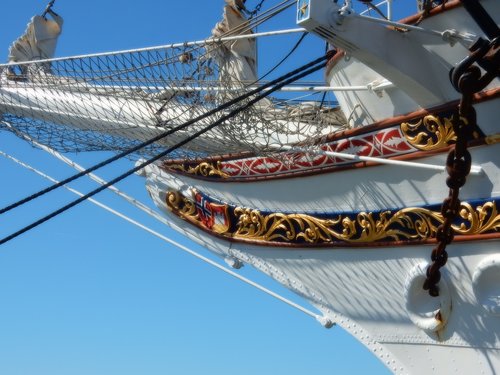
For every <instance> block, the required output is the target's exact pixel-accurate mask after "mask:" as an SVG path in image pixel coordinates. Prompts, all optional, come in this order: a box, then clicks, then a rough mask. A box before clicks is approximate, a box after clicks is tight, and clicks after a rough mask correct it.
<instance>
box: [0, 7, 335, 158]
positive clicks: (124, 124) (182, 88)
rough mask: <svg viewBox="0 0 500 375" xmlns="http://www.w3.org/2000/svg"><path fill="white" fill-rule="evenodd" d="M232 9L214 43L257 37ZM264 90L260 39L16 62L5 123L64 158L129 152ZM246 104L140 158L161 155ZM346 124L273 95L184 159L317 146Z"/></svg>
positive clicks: (202, 140) (8, 68)
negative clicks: (77, 154)
mask: <svg viewBox="0 0 500 375" xmlns="http://www.w3.org/2000/svg"><path fill="white" fill-rule="evenodd" d="M228 7H229V5H227V6H226V10H225V18H224V20H223V21H222V22H221V23H220V24H218V25H217V26H216V28H215V29H214V31H213V36H214V37H225V36H227V35H228V29H229V30H236V29H238V28H239V29H240V31H239V32H238V33H240V34H241V33H249V32H250V31H248V30H245V31H243V32H242V31H241V30H244V29H242V28H241V26H242V25H244V22H245V20H244V19H242V18H241V17H239V16H238V13H237V12H234V9H232V10H233V11H231V10H230V11H228V9H229V8H228ZM235 15H236V16H235ZM260 84H262V83H261V82H259V81H258V79H257V73H256V59H255V41H254V40H253V39H250V38H249V39H247V38H243V39H237V40H229V41H218V42H214V41H213V40H212V41H210V42H206V43H185V44H179V45H170V46H163V47H158V48H148V49H141V50H134V51H125V52H116V53H105V54H96V55H88V56H80V57H71V58H61V59H49V60H39V61H32V62H26V63H24V62H19V63H10V64H5V65H1V66H0V116H1V126H2V128H4V129H7V130H11V131H14V132H16V133H21V134H25V135H27V136H28V137H29V138H30V139H33V140H34V141H37V142H39V143H41V144H44V145H47V146H49V147H51V148H53V149H56V150H58V151H61V152H79V151H96V150H99V151H103V150H110V151H124V150H128V149H130V148H131V147H133V146H135V145H137V144H140V143H142V142H143V141H146V140H149V139H151V138H153V137H155V136H157V135H159V134H161V133H163V132H165V131H168V130H171V129H174V128H176V127H177V126H178V125H181V124H184V123H186V122H187V121H189V120H192V119H195V118H197V117H199V116H202V115H204V114H206V113H207V112H208V111H210V110H212V109H214V108H218V107H219V106H220V105H221V104H223V103H227V102H228V101H230V100H231V99H234V98H236V97H238V96H240V95H243V94H244V93H246V92H248V91H249V90H250V89H251V88H255V87H258V86H259V85H260ZM248 100H250V98H248V99H246V101H248ZM244 103H245V101H242V102H240V103H238V104H235V105H233V106H232V107H229V108H227V109H225V110H224V111H220V112H217V113H215V114H212V115H210V116H206V117H204V118H203V119H201V120H200V121H197V122H196V123H195V124H193V125H191V126H189V127H187V128H186V129H183V130H180V131H176V132H175V133H173V134H171V135H169V136H167V137H166V138H164V139H162V140H160V141H158V142H156V143H154V144H153V145H151V146H149V147H147V148H145V149H141V150H140V151H139V152H138V153H136V154H137V155H141V156H148V155H153V154H157V153H159V152H161V151H163V150H164V149H165V148H167V147H169V146H172V145H175V144H177V143H178V142H179V141H181V140H184V139H186V138H187V137H189V136H190V135H192V134H194V133H195V132H196V131H198V130H200V129H202V128H203V127H205V126H206V125H209V124H212V123H214V122H215V121H217V120H218V119H220V118H221V117H222V116H223V115H225V114H227V113H228V112H230V111H231V110H233V109H235V108H238V107H240V106H241V105H243V104H244ZM343 124H344V120H343V116H342V114H341V113H340V111H338V110H336V109H334V108H331V107H329V106H327V105H326V104H325V103H319V102H318V103H314V102H307V103H295V102H290V101H284V100H277V99H272V98H270V99H268V98H266V99H264V100H262V101H260V102H259V103H257V104H255V105H253V106H251V107H249V108H247V109H245V110H243V111H240V112H239V113H238V114H237V115H235V116H234V117H232V118H231V119H229V120H227V121H224V122H223V123H222V124H221V125H220V126H217V127H216V128H214V129H213V130H211V131H209V132H207V133H206V134H204V135H203V136H200V137H198V138H196V139H195V140H193V141H191V142H189V143H188V144H186V145H185V146H183V147H182V148H181V149H179V150H177V151H176V154H175V157H181V158H190V157H199V156H205V155H213V154H225V153H238V152H244V151H248V152H252V153H264V152H274V151H276V150H280V149H281V148H282V147H283V146H290V145H296V144H298V143H300V144H302V145H304V144H307V143H310V144H312V143H313V142H314V141H315V140H316V139H317V138H318V137H319V136H321V135H325V134H327V133H330V132H332V131H334V130H336V129H338V128H339V127H340V126H343Z"/></svg>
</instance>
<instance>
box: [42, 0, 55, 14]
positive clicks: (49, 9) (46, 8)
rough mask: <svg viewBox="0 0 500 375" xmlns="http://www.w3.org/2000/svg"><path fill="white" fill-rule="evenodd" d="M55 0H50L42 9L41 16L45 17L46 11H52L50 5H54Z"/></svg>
mask: <svg viewBox="0 0 500 375" xmlns="http://www.w3.org/2000/svg"><path fill="white" fill-rule="evenodd" d="M55 2H56V0H51V1H50V2H49V3H48V4H47V6H46V7H45V10H44V11H43V13H42V17H43V18H45V16H46V15H47V13H49V12H53V10H52V7H53V6H54V3H55Z"/></svg>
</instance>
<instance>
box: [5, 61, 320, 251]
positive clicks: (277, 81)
mask: <svg viewBox="0 0 500 375" xmlns="http://www.w3.org/2000/svg"><path fill="white" fill-rule="evenodd" d="M325 59H326V56H322V57H321V58H318V59H316V60H314V61H312V62H311V63H309V64H306V65H304V66H302V67H300V68H298V69H295V70H293V71H292V72H290V73H288V74H285V75H283V76H281V77H279V78H277V79H275V80H273V81H270V82H268V83H266V84H263V85H262V86H260V87H258V88H256V89H253V90H250V91H249V92H247V93H246V94H243V95H240V96H238V97H236V98H234V99H232V100H230V101H228V102H226V103H223V104H221V105H220V106H218V107H216V108H214V109H212V110H210V111H208V112H206V113H204V114H203V115H201V116H197V117H195V118H194V119H192V120H189V121H187V122H185V123H183V124H181V125H179V126H176V127H174V128H173V129H171V130H168V131H166V132H163V133H161V134H160V135H158V136H156V137H154V138H151V139H149V140H148V141H146V142H142V143H141V144H139V145H137V146H135V147H132V148H130V149H128V150H126V151H123V152H121V153H119V154H117V155H115V156H113V157H111V158H108V159H106V160H104V161H102V162H101V163H98V164H96V165H94V166H92V167H90V168H88V169H86V170H85V171H82V172H80V173H77V174H75V175H73V176H70V177H68V178H66V179H64V180H63V181H61V182H60V183H58V184H55V185H52V186H49V187H48V188H46V189H43V190H41V191H39V192H37V193H35V194H32V195H30V196H28V197H26V198H24V199H21V200H19V201H17V202H15V203H12V204H10V205H9V206H6V207H4V208H2V209H0V215H2V214H4V213H6V212H8V211H10V210H12V209H14V208H16V207H19V206H21V205H23V204H25V203H27V202H30V201H32V200H34V199H36V198H38V197H41V196H42V195H45V194H47V193H49V192H51V191H53V190H55V189H57V188H59V187H61V186H62V185H65V184H68V183H70V182H72V181H74V180H76V179H78V178H80V177H82V176H85V175H86V174H88V173H90V172H93V171H95V170H97V169H100V168H102V167H104V166H106V165H108V164H111V163H113V162H115V161H117V160H119V159H122V158H124V157H125V156H128V155H130V154H132V153H134V152H136V151H138V150H140V149H143V148H145V147H147V146H149V145H152V144H153V143H155V142H158V141H159V140H161V139H163V138H165V137H167V136H169V135H172V134H174V133H176V132H178V131H181V130H183V129H185V128H187V127H188V126H191V125H193V124H195V123H197V122H198V121H200V120H203V119H205V118H207V117H209V116H211V115H213V114H215V113H218V112H220V111H223V110H225V109H228V108H230V107H232V106H234V105H235V104H238V103H239V102H241V101H243V100H246V99H248V98H250V97H252V96H254V95H256V94H259V93H260V92H265V94H264V95H261V96H260V97H259V100H260V99H263V98H264V97H267V96H269V95H270V94H271V93H272V92H274V91H277V90H278V89H279V88H281V87H283V86H285V84H282V82H283V80H286V82H289V83H291V82H294V81H296V80H297V79H298V78H297V79H292V80H290V79H288V78H289V77H292V76H294V75H296V74H298V73H300V72H302V71H304V70H305V69H308V68H309V67H311V66H314V65H316V64H318V63H321V62H323V61H324V60H325ZM316 70H317V69H316ZM306 75H308V74H306ZM306 75H300V77H305V76H306ZM280 82H281V83H280ZM275 85H276V86H275ZM273 86H274V87H273ZM268 88H271V89H270V90H269V91H267V92H266V91H265V90H266V89H268ZM256 102H257V101H256V100H255V99H252V100H251V101H250V103H252V104H253V103H256ZM248 107H250V105H245V106H244V108H248ZM241 111H242V110H241V109H238V110H236V111H232V112H231V113H234V114H233V115H232V116H229V115H225V116H224V117H223V119H224V120H222V121H221V119H219V120H218V121H216V122H215V123H213V124H217V125H218V124H221V123H222V122H223V121H225V120H226V119H229V118H231V117H234V115H236V114H238V113H240V112H241ZM213 124H212V125H209V126H207V127H206V128H205V129H208V130H210V129H212V128H213V127H214V125H213ZM208 130H204V131H202V132H198V133H200V135H201V134H203V133H205V132H206V131H208ZM196 134H197V133H196ZM195 138H197V136H194V137H193V136H191V137H189V138H188V139H189V140H191V139H195ZM186 143H187V142H186V141H183V142H180V143H178V144H177V145H175V146H174V147H171V148H169V149H168V150H167V151H166V152H163V153H161V154H164V155H167V154H169V153H170V152H171V151H173V150H176V149H178V148H179V147H181V146H182V145H184V144H186ZM0 244H1V243H0Z"/></svg>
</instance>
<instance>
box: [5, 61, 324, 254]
mask: <svg viewBox="0 0 500 375" xmlns="http://www.w3.org/2000/svg"><path fill="white" fill-rule="evenodd" d="M328 57H329V56H328V55H325V56H322V57H321V58H319V59H316V60H314V61H313V62H311V63H309V64H306V65H304V66H302V67H301V68H299V69H296V70H295V71H294V72H295V73H293V74H292V73H288V74H286V75H284V76H283V77H281V78H282V79H281V82H278V83H277V84H276V85H274V86H273V87H272V88H271V89H270V90H268V91H265V92H263V93H262V94H260V95H258V96H256V97H254V98H253V99H251V100H249V101H248V102H247V103H246V104H245V105H243V106H241V107H239V108H237V109H235V110H233V111H231V112H230V113H228V114H227V115H225V116H223V117H221V118H220V119H219V120H217V121H215V122H214V123H212V124H210V125H208V126H206V127H205V128H203V129H201V130H199V131H198V132H196V133H194V134H193V135H191V136H190V137H188V138H186V139H185V140H183V141H181V142H179V143H177V144H176V145H174V146H172V147H170V148H168V149H167V150H165V151H164V152H161V153H160V154H158V155H156V156H155V157H153V158H151V159H149V160H147V161H145V162H143V163H141V164H139V165H137V166H136V167H134V168H133V169H130V170H129V171H127V172H125V173H123V174H122V175H120V176H118V177H116V178H114V179H113V180H111V181H109V182H107V183H106V184H104V185H102V186H100V187H98V188H97V189H95V190H92V191H91V192H90V193H88V194H86V195H84V196H82V197H80V198H78V199H76V200H74V201H72V202H70V203H68V204H67V205H65V206H63V207H61V208H59V209H58V210H56V211H53V212H52V213H50V214H48V215H46V216H44V217H42V218H41V219H39V220H37V221H35V222H33V223H32V224H30V225H27V226H25V227H24V228H22V229H20V230H18V231H17V232H15V233H12V234H11V235H9V236H7V237H4V238H3V239H1V240H0V245H3V244H5V243H6V242H8V241H10V240H12V239H14V238H16V237H18V236H20V235H21V234H23V233H26V232H27V231H29V230H31V229H33V228H36V227H37V226H39V225H41V224H43V223H44V222H46V221H48V220H50V219H53V218H54V217H56V216H58V215H60V214H62V213H63V212H65V211H67V210H69V209H70V208H72V207H74V206H76V205H78V204H80V203H81V202H83V201H85V200H87V199H88V198H91V197H93V196H94V195H96V194H98V193H100V192H101V191H103V190H105V189H107V188H108V187H110V186H112V185H114V184H116V183H118V182H120V181H122V180H123V179H125V178H127V177H128V176H130V175H132V174H134V173H136V172H138V171H140V170H141V169H143V168H145V167H146V166H148V165H149V164H151V163H154V162H155V161H157V160H159V159H161V158H163V157H165V156H166V155H168V154H169V153H171V152H172V151H175V150H176V149H178V148H179V147H182V146H184V145H185V144H187V143H188V142H190V141H192V140H193V139H196V138H197V137H199V136H200V135H202V134H204V133H206V132H208V131H209V130H211V129H213V128H214V127H216V126H218V125H220V124H221V123H223V122H224V121H226V120H228V119H230V118H232V117H234V116H236V115H237V114H238V113H240V112H241V111H243V110H245V109H247V108H249V107H251V106H252V105H254V104H255V103H257V102H258V101H259V100H261V99H263V98H265V97H267V96H269V95H270V94H272V93H273V92H274V91H277V90H279V89H280V88H282V87H283V86H286V85H288V84H290V83H292V82H295V81H296V80H298V79H300V78H303V77H305V76H307V75H309V74H311V73H314V72H316V71H318V70H320V69H322V68H324V67H325V60H327V59H328ZM253 91H255V90H253ZM57 185H59V184H57Z"/></svg>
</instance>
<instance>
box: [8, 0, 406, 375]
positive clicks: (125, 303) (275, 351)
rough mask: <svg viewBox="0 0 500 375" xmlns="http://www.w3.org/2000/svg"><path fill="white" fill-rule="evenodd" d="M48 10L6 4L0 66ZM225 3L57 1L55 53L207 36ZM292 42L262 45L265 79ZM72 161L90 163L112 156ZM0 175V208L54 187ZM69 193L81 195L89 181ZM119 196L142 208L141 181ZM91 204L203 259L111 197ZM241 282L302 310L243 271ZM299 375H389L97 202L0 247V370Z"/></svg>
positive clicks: (53, 198)
mask: <svg viewBox="0 0 500 375" xmlns="http://www.w3.org/2000/svg"><path fill="white" fill-rule="evenodd" d="M268 2H269V3H270V4H271V3H273V1H272V0H268ZM248 3H249V4H250V6H252V5H255V4H256V3H257V1H252V0H248ZM274 3H275V2H274ZM45 4H46V2H45V1H34V0H17V1H9V2H8V3H6V4H4V6H3V11H4V14H3V17H2V22H1V23H0V60H2V61H5V60H6V56H7V50H8V46H9V45H10V43H11V42H12V41H13V40H14V39H16V38H17V37H18V36H19V35H20V34H21V33H22V31H23V30H24V28H25V25H26V23H27V21H28V20H29V18H30V17H31V16H33V15H34V14H36V13H40V12H41V11H42V10H43V9H44V7H45ZM222 5H223V1H222V0H194V1H188V0H185V1H175V2H174V1H158V0H157V1H154V0H142V1H130V0H123V1H119V2H118V1H102V0H100V1H97V0H86V1H74V0H57V1H56V5H55V8H54V9H55V10H56V11H57V12H58V13H60V14H61V15H62V16H63V17H64V19H65V25H64V32H63V35H62V37H61V39H60V42H59V46H58V50H57V55H58V56H65V55H72V54H83V53H92V52H100V51H110V50H117V49H129V48H135V47H146V46H153V45H159V44H166V43H172V42H183V41H186V40H198V39H203V38H204V37H206V36H207V35H208V34H209V33H210V30H211V28H212V27H213V25H214V24H215V23H216V22H217V21H218V20H219V17H220V14H221V10H222ZM412 5H413V4H412ZM279 27H283V28H292V27H295V25H294V12H293V11H291V12H289V17H282V18H281V20H280V21H279V22H276V23H274V24H273V25H269V26H266V27H262V29H261V31H264V30H269V29H276V28H279ZM297 38H298V36H293V37H291V38H282V39H280V40H279V45H280V46H281V47H282V49H281V50H279V49H276V48H274V47H271V45H270V44H266V43H267V42H262V43H261V47H262V50H261V51H260V52H259V54H260V55H259V56H260V58H261V59H262V60H263V61H262V69H261V72H265V70H266V69H265V68H266V66H272V65H273V62H276V61H278V60H279V59H280V58H281V57H282V56H283V55H284V53H286V51H287V50H288V49H289V48H290V47H291V46H292V45H293V44H294V43H295V41H296V40H297ZM307 40H308V44H307V45H306V49H303V50H302V53H300V56H301V57H300V59H301V61H300V62H305V61H307V60H309V59H311V58H314V57H316V56H318V55H319V54H321V52H322V51H323V48H324V47H323V43H322V42H320V41H319V40H315V38H314V37H312V36H308V38H307ZM300 62H297V63H295V61H294V63H293V64H294V66H298V65H299V63H300ZM320 76H321V75H320ZM0 150H2V151H6V152H8V153H10V154H12V155H14V156H16V157H18V158H20V159H22V160H25V161H28V162H30V163H31V164H33V165H34V166H35V167H37V168H39V169H41V170H43V171H45V172H47V173H49V174H51V175H52V176H54V177H56V178H59V179H61V178H63V177H66V176H68V175H70V174H72V173H73V171H72V170H71V169H69V168H67V167H65V166H64V165H62V164H61V163H60V162H58V161H57V160H55V159H53V158H52V157H50V156H48V155H46V154H45V153H44V152H42V151H38V150H35V149H33V148H32V147H31V146H29V145H27V144H26V143H24V142H22V141H19V140H18V139H16V138H15V137H13V136H12V135H10V134H8V133H6V132H0ZM69 156H70V157H74V158H75V159H76V160H78V161H79V162H81V163H82V164H84V165H86V166H90V165H92V163H94V162H96V161H98V160H102V159H104V157H105V156H106V155H103V154H99V153H94V154H87V155H76V156H75V155H69ZM130 166H131V165H130V163H128V162H121V163H118V165H116V166H113V167H111V168H108V169H106V170H104V171H103V172H101V173H100V174H101V175H104V176H105V177H108V178H109V177H113V176H115V175H116V174H117V173H118V172H119V171H123V170H125V169H126V168H129V167H130ZM0 170H1V172H2V184H1V185H0V205H1V206H2V207H3V206H5V205H6V204H8V203H11V202H13V201H15V200H16V199H19V198H21V197H24V196H26V195H28V194H30V193H32V192H34V191H37V190H39V189H40V188H42V187H45V186H47V184H48V182H46V181H45V180H43V179H41V178H40V177H38V176H36V175H34V174H32V173H31V172H28V171H26V170H24V169H22V168H21V167H18V166H16V165H15V164H13V163H12V162H11V161H8V160H6V159H4V158H1V157H0ZM73 186H74V187H76V188H78V189H81V190H83V191H85V192H86V191H88V190H90V189H91V188H92V187H93V186H94V185H92V184H91V183H88V182H79V183H76V184H74V185H73ZM119 187H120V188H123V189H124V190H125V191H127V192H129V193H131V194H132V195H134V196H136V197H138V198H139V199H141V200H142V201H143V202H147V203H148V204H149V200H148V196H147V194H146V191H145V189H144V182H143V180H142V179H141V178H139V177H135V176H134V177H133V178H130V179H129V180H127V181H125V182H124V183H122V184H120V186H119ZM71 199H73V195H71V194H70V193H68V192H66V191H58V192H55V193H52V194H50V196H47V197H45V198H43V199H40V200H39V201H37V202H33V203H31V204H29V205H26V207H23V208H21V209H19V210H17V211H16V212H12V213H9V214H6V215H4V216H3V217H0V228H1V229H0V234H1V235H2V237H3V236H5V235H7V234H9V233H11V232H12V231H14V230H17V229H19V228H20V227H21V226H23V225H25V224H27V223H29V222H31V221H32V220H33V219H36V218H39V217H41V216H42V215H44V214H46V213H48V212H50V211H51V210H53V209H55V208H57V207H59V206H61V205H63V204H64V203H65V202H68V201H69V200H71ZM97 199H99V200H101V201H103V202H106V203H107V204H110V205H111V206H113V207H115V208H118V209H120V210H122V211H124V212H126V213H129V214H131V215H132V216H134V217H135V218H138V219H140V220H141V221H143V222H145V223H147V224H148V225H150V226H151V227H153V228H154V229H156V230H158V231H160V232H162V233H164V234H167V235H169V236H173V238H174V239H176V240H179V241H182V242H183V243H185V244H188V245H189V246H193V247H195V248H197V249H199V250H200V252H202V253H203V254H204V255H207V251H206V250H204V249H201V248H199V247H197V246H195V245H193V244H191V243H189V242H187V241H186V240H184V239H182V238H179V236H178V235H177V234H175V233H173V232H172V231H170V230H168V229H166V228H165V227H163V226H162V225H160V224H158V223H156V222H154V221H152V220H151V219H148V218H147V217H145V215H143V214H141V213H138V212H137V211H136V210H135V209H133V208H130V207H128V206H127V205H125V204H123V203H122V202H121V201H120V200H119V199H117V198H115V197H114V196H112V195H111V194H108V193H103V194H101V195H99V196H97ZM241 272H242V274H244V275H245V276H248V277H250V278H252V279H255V280H258V281H260V282H262V283H264V284H265V285H266V286H268V287H271V288H272V289H274V290H277V291H280V292H282V293H284V294H285V295H286V296H287V297H289V298H292V299H294V300H295V301H299V299H298V298H295V297H294V296H293V295H292V294H291V293H288V292H287V291H286V290H283V289H282V288H280V286H279V285H276V284H275V283H273V282H272V281H270V280H268V279H267V278H265V277H264V276H262V275H260V274H259V273H257V272H254V271H252V270H251V269H250V268H249V267H245V268H244V269H243V270H242V271H241ZM306 373H323V374H387V373H388V371H387V370H386V369H385V367H383V365H382V364H381V363H379V361H378V360H377V359H376V358H375V357H373V356H372V355H371V354H370V353H369V352H368V351H367V350H366V349H364V348H363V347H362V346H361V345H360V344H358V343H357V342H356V341H355V340H354V339H352V338H351V337H350V336H349V335H348V334H346V333H345V332H344V331H343V330H342V329H340V328H338V327H335V328H333V329H331V330H326V329H324V328H322V327H321V326H320V325H319V324H318V323H317V322H316V321H314V320H313V319H311V318H310V317H308V316H306V315H304V314H302V313H300V312H298V311H296V310H294V309H292V308H291V307H289V306H286V305H284V304H282V303H281V302H278V301H276V300H274V299H272V298H271V297H268V296H267V295H264V294H262V293H261V292H259V291H256V290H254V289H252V288H251V287H249V286H247V285H245V284H242V283H241V282H240V281H237V280H235V279H232V278H231V277H230V276H227V275H225V274H223V273H221V272H220V271H217V270H215V269H213V268H212V267H210V266H208V265H206V264H204V263H202V262H200V261H199V260H196V259H194V258H192V257H190V256H189V255H186V254H184V253H181V252H179V251H177V250H175V249H172V248H170V246H168V245H167V244H165V243H163V242H161V241H160V240H158V239H156V238H154V237H152V236H150V235H148V234H146V233H145V232H142V231H141V230H140V229H137V228H135V227H132V226H130V225H129V224H127V223H125V222H123V221H121V219H119V218H116V217H114V216H112V215H110V214H109V213H106V212H104V211H101V210H100V209H99V208H97V207H95V206H93V205H92V204H91V203H84V204H82V205H80V206H79V207H77V208H75V209H73V210H71V211H69V212H67V213H65V214H63V215H61V216H60V217H58V218H56V219H54V220H53V221H51V222H49V223H46V224H44V225H42V226H41V227H39V228H37V229H35V230H33V231H31V232H29V233H27V234H25V235H23V236H21V237H20V238H18V239H15V240H13V241H12V242H10V243H8V244H6V245H4V246H2V247H1V248H0V374H5V375H31V374H34V375H69V374H71V375H80V374H81V375H84V374H85V375H87V374H92V375H112V374H117V375H118V374H119V375H129V374H148V375H156V374H220V375H223V374H287V375H293V374H306Z"/></svg>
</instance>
